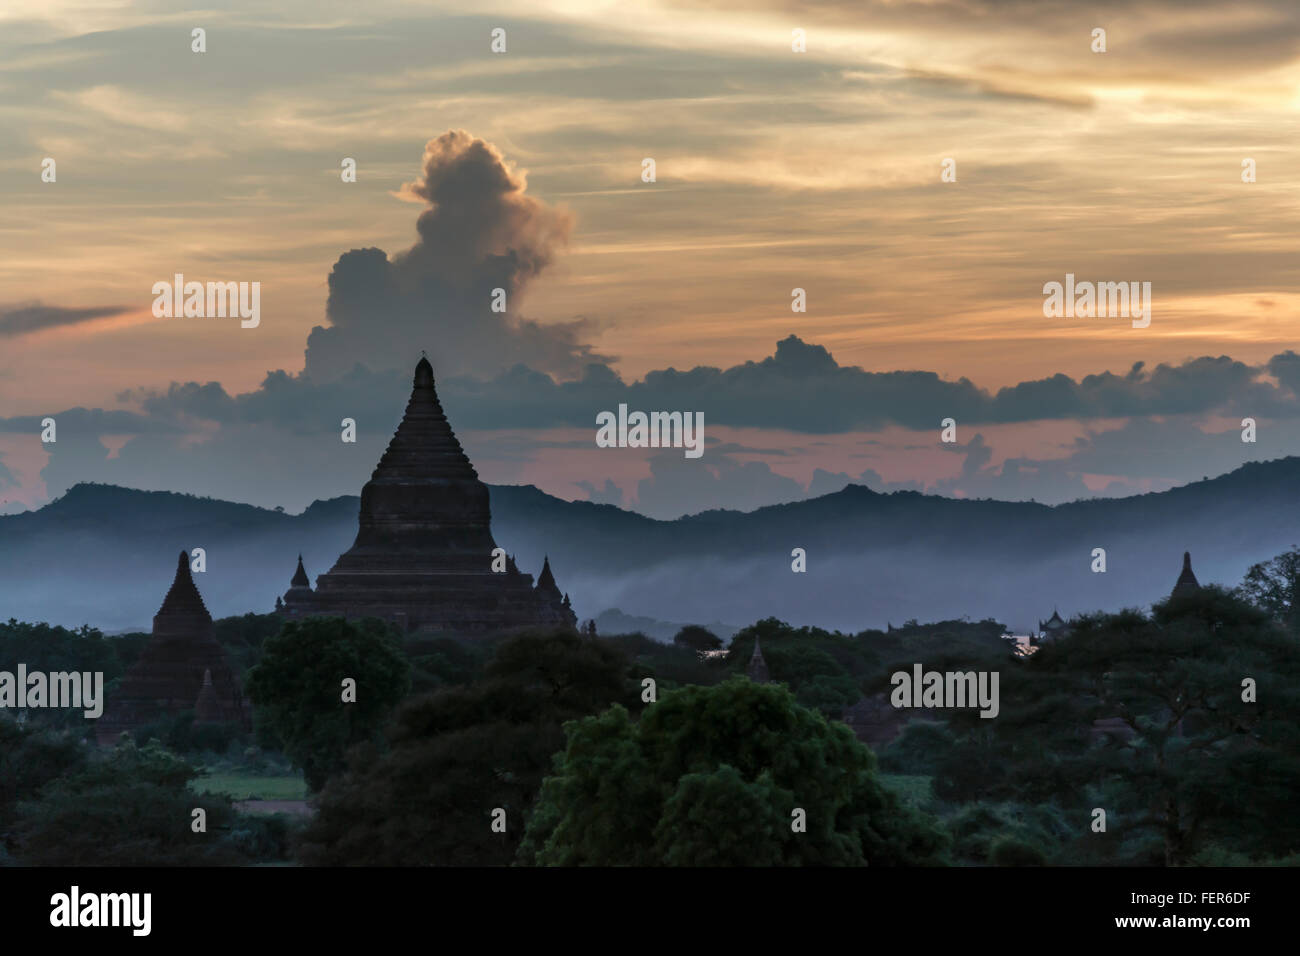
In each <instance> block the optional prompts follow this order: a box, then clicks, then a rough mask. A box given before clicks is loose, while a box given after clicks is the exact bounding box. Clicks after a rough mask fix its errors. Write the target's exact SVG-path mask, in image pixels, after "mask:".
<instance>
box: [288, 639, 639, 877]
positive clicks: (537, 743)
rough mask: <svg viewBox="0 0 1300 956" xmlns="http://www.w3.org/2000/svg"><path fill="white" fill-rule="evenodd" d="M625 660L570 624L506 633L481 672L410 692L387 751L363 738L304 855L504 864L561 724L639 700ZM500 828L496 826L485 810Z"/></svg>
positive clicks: (559, 741)
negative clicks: (502, 823)
mask: <svg viewBox="0 0 1300 956" xmlns="http://www.w3.org/2000/svg"><path fill="white" fill-rule="evenodd" d="M638 690H639V685H637V684H636V683H635V682H634V681H633V680H632V679H631V678H630V677H629V675H628V660H627V657H626V655H624V654H623V653H622V652H621V651H620V650H619V649H617V648H616V647H614V646H611V645H610V644H609V643H607V642H605V641H603V640H592V639H589V638H584V637H581V636H579V635H577V634H573V633H571V632H558V633H552V634H540V635H532V636H522V637H517V638H512V639H510V640H508V641H506V642H504V643H502V644H501V645H499V646H498V648H497V650H496V654H495V656H494V657H493V659H492V660H491V661H490V662H489V664H488V666H487V670H486V674H485V676H484V678H483V679H482V680H481V681H479V682H477V683H475V684H473V685H471V686H468V687H450V688H443V689H440V690H437V691H434V692H433V693H429V694H423V695H421V696H418V697H414V698H412V699H410V700H409V701H407V702H406V703H405V704H404V705H403V706H402V707H401V708H400V710H399V711H398V713H397V715H396V718H395V719H394V721H393V723H392V725H391V726H390V727H389V729H388V734H387V737H388V745H389V746H388V749H387V751H381V750H380V749H379V748H376V747H373V746H362V747H358V748H357V749H356V750H354V751H353V752H352V754H351V755H350V762H349V767H348V771H347V772H346V773H344V774H340V775H338V776H336V777H335V778H333V779H331V781H330V783H329V785H328V786H327V787H326V788H325V790H324V792H323V793H322V794H321V797H320V809H319V812H318V813H317V815H316V816H315V818H313V820H312V821H311V824H310V825H309V826H308V828H307V829H306V831H305V832H304V833H303V834H302V838H301V842H300V843H299V846H298V858H299V859H300V860H302V861H303V862H304V863H307V864H310V865H335V866H338V865H386V866H418V865H430V864H433V865H460V866H466V865H480V866H481V865H506V864H509V863H510V862H511V861H512V860H513V859H514V856H515V852H516V850H517V849H518V846H519V841H520V838H521V837H522V835H523V830H524V822H525V819H526V815H527V814H528V812H529V810H530V809H531V807H532V804H533V801H534V799H535V797H536V794H537V791H538V788H539V787H540V786H541V782H542V778H543V777H544V776H545V775H546V773H547V771H548V770H549V769H550V766H551V759H552V756H553V755H554V754H555V753H556V751H558V750H560V749H561V748H562V747H563V746H564V732H563V729H562V728H563V724H564V722H565V721H567V720H571V719H573V718H575V717H581V716H585V715H587V714H593V713H596V712H598V711H600V710H602V709H604V708H605V707H608V706H609V705H610V704H611V703H613V702H619V701H621V702H624V703H628V704H633V702H639V696H638V693H637V692H638ZM498 807H499V808H501V809H503V810H504V811H505V813H506V818H505V819H506V830H505V832H504V833H499V832H494V831H493V830H492V828H491V822H492V811H493V810H494V809H496V808H498Z"/></svg>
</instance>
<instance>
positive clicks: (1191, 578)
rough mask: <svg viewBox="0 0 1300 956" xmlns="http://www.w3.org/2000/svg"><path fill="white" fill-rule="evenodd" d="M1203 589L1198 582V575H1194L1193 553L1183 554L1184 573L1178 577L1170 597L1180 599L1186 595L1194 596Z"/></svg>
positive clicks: (1186, 552)
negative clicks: (1179, 597)
mask: <svg viewBox="0 0 1300 956" xmlns="http://www.w3.org/2000/svg"><path fill="white" fill-rule="evenodd" d="M1200 589H1201V583H1200V582H1199V581H1197V580H1196V575H1195V574H1193V573H1192V553H1191V552H1190V551H1184V552H1183V573H1182V574H1180V575H1178V581H1177V582H1176V583H1175V584H1174V590H1173V592H1172V593H1171V594H1170V595H1169V596H1170V597H1178V596H1180V595H1184V594H1194V593H1195V592H1197V591H1199V590H1200Z"/></svg>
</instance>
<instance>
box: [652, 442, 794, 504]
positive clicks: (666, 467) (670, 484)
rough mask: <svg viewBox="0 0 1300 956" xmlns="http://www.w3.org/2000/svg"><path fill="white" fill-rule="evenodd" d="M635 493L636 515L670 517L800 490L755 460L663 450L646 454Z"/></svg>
mask: <svg viewBox="0 0 1300 956" xmlns="http://www.w3.org/2000/svg"><path fill="white" fill-rule="evenodd" d="M636 496H637V509H636V510H638V511H640V512H641V513H642V514H645V515H649V516H650V517H652V518H662V519H671V518H679V517H681V516H682V515H684V514H694V513H696V512H700V511H709V510H711V509H714V508H728V509H731V510H734V511H752V510H753V509H755V508H761V507H763V506H764V505H770V504H779V503H782V502H788V501H798V500H799V499H801V498H803V497H805V494H804V488H803V486H802V485H801V484H799V482H797V481H795V480H794V479H793V478H786V477H785V476H784V475H778V474H776V473H775V472H773V471H772V469H771V468H769V467H768V466H767V465H766V464H765V463H764V462H761V461H751V462H745V463H743V464H742V463H740V462H737V461H736V460H734V459H732V458H729V457H727V456H725V455H715V456H708V457H707V458H684V457H683V456H682V455H681V454H680V453H674V452H664V453H662V454H658V455H655V456H653V457H652V458H651V459H650V477H649V478H643V479H641V481H639V482H638V483H637V492H636Z"/></svg>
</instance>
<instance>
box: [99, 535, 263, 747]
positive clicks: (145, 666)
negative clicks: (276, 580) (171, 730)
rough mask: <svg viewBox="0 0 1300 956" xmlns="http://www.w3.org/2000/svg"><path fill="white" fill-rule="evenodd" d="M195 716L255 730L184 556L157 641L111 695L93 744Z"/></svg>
mask: <svg viewBox="0 0 1300 956" xmlns="http://www.w3.org/2000/svg"><path fill="white" fill-rule="evenodd" d="M187 710H192V711H194V712H195V716H194V720H195V723H237V724H239V725H240V726H241V727H242V728H243V729H244V730H249V729H251V727H252V711H251V709H250V707H249V704H248V700H247V699H246V698H245V697H244V695H243V692H242V691H241V689H240V686H239V678H238V677H236V676H235V673H234V671H233V670H232V669H231V667H230V662H229V660H228V659H227V658H226V651H225V649H224V648H223V647H222V646H221V644H220V643H219V642H218V641H217V636H216V629H215V628H214V627H213V624H212V615H211V614H209V613H208V609H207V606H206V605H205V604H204V603H203V597H202V596H201V595H200V594H199V589H198V588H197V587H196V586H195V584H194V578H193V576H192V575H191V574H190V563H189V556H188V555H187V554H186V553H185V552H184V551H182V552H181V553H180V559H179V561H178V562H177V564H176V577H175V578H174V579H173V581H172V586H171V588H170V589H169V590H168V591H167V596H166V597H164V598H163V603H162V607H160V608H159V609H158V613H157V614H156V615H154V619H153V636H152V637H151V638H150V640H149V643H148V644H146V645H145V646H144V648H143V649H142V650H141V651H140V657H139V659H138V660H137V661H136V662H135V664H134V665H133V666H132V667H131V669H130V670H129V671H127V673H126V676H125V677H123V679H122V683H121V685H120V686H119V687H118V688H117V691H116V692H115V693H113V694H112V695H110V697H109V699H108V701H107V703H106V704H105V707H104V713H103V716H101V717H100V718H99V720H98V721H97V722H96V727H95V739H96V740H97V741H98V742H99V743H101V744H112V743H114V742H115V741H116V739H117V737H118V736H119V735H120V734H121V733H122V732H123V731H131V730H135V729H137V728H139V727H143V726H145V725H147V724H150V723H153V722H154V721H157V720H163V719H166V718H170V717H175V716H176V715H178V714H180V713H181V712H182V711H187Z"/></svg>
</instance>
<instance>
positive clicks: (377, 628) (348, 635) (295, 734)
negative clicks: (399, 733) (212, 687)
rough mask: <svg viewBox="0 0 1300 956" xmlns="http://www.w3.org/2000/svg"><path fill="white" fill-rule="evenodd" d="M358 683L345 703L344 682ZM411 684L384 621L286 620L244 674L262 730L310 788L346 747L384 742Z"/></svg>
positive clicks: (336, 765) (337, 763) (337, 764)
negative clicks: (353, 695) (386, 726)
mask: <svg viewBox="0 0 1300 956" xmlns="http://www.w3.org/2000/svg"><path fill="white" fill-rule="evenodd" d="M349 678H350V679H352V680H354V681H356V700H355V702H344V700H343V681H344V680H346V679H349ZM409 686H410V665H409V664H408V663H407V660H406V657H405V655H403V653H402V651H401V648H400V645H399V644H398V642H397V639H396V637H395V636H394V635H393V633H392V631H391V630H390V629H389V628H388V626H387V625H385V624H384V623H383V622H382V621H378V620H373V619H372V620H364V621H360V622H355V623H354V622H349V621H346V620H344V619H343V618H341V617H309V618H306V619H305V620H301V621H288V622H286V623H285V625H284V628H283V629H282V630H281V631H280V633H279V634H277V635H276V636H274V637H269V638H267V639H266V641H265V643H264V644H263V646H262V659H261V660H260V661H259V662H258V664H257V666H255V667H254V668H253V669H252V670H250V671H249V673H248V680H247V688H248V694H249V696H250V697H251V698H252V700H253V703H254V704H255V705H256V711H255V713H256V717H257V721H258V728H259V732H260V733H262V735H263V738H264V739H267V738H268V737H269V738H273V740H272V741H268V742H278V744H279V745H280V747H281V749H283V751H284V753H285V754H286V755H287V756H288V757H289V758H290V759H291V760H292V761H293V762H294V763H295V764H296V765H297V766H299V767H301V768H302V771H303V776H304V777H305V779H306V781H307V785H308V786H309V787H311V788H312V789H313V790H319V789H320V788H321V787H323V786H324V784H325V780H326V779H327V778H328V777H329V775H330V774H332V773H335V772H337V771H338V770H340V769H342V767H343V764H344V756H345V754H346V752H347V749H348V748H349V747H351V746H353V745H354V744H357V743H360V742H362V741H365V740H376V739H379V738H380V736H381V731H382V729H383V726H384V724H385V723H386V722H387V720H388V719H389V717H390V716H391V715H392V712H393V709H394V708H395V707H396V706H397V704H398V703H399V702H400V701H401V699H402V698H403V697H404V696H405V694H406V692H407V689H408V688H409Z"/></svg>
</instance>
